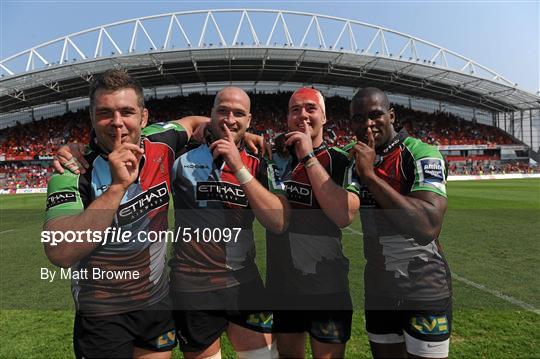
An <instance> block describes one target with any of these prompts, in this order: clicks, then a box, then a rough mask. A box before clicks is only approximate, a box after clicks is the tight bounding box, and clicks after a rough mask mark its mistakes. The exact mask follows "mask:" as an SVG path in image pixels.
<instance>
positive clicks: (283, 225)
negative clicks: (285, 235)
mask: <svg viewBox="0 0 540 359" xmlns="http://www.w3.org/2000/svg"><path fill="white" fill-rule="evenodd" d="M223 130H224V131H225V133H226V138H223V139H220V140H218V141H215V142H213V143H212V145H210V150H211V151H212V154H213V156H214V158H216V157H218V156H223V158H224V160H225V162H226V163H227V165H228V166H229V168H230V169H231V171H232V172H233V173H234V174H235V176H236V178H237V179H238V181H239V182H240V185H241V186H242V190H243V191H244V193H245V194H246V196H247V199H248V201H249V206H250V208H251V209H252V210H253V213H254V214H255V216H256V217H257V219H258V220H259V221H260V222H261V224H262V225H263V226H264V227H265V228H267V229H268V230H270V231H272V232H275V233H282V232H284V231H285V230H286V229H287V228H288V226H289V216H290V210H289V202H288V201H287V199H286V198H285V196H282V195H276V194H274V193H272V192H270V191H269V190H267V189H266V188H265V187H264V186H263V185H262V184H261V183H260V182H259V181H258V180H257V179H256V178H254V177H253V175H252V174H251V173H250V172H249V171H248V169H246V168H245V166H244V163H243V162H242V159H241V157H240V153H239V152H238V148H237V147H236V144H235V143H234V138H233V136H232V134H231V132H230V131H229V128H228V127H227V126H226V125H224V126H223Z"/></svg>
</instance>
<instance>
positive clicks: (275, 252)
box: [266, 143, 352, 295]
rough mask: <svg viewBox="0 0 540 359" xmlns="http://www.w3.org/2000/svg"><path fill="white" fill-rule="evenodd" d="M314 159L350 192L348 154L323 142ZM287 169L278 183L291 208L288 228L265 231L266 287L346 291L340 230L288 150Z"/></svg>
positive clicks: (346, 270) (312, 291)
mask: <svg viewBox="0 0 540 359" xmlns="http://www.w3.org/2000/svg"><path fill="white" fill-rule="evenodd" d="M314 153H315V155H316V156H317V160H318V161H319V162H320V163H321V165H322V166H323V167H324V169H325V170H326V171H327V172H328V174H329V175H330V177H331V178H332V180H333V181H334V182H335V183H336V184H338V185H339V186H343V187H344V188H346V189H348V188H349V182H350V180H351V178H352V177H351V176H352V168H351V166H350V161H349V159H348V157H347V154H346V153H345V152H344V151H342V150H340V149H338V148H335V147H332V148H329V147H328V146H327V145H326V144H325V143H323V144H322V145H321V146H319V147H318V148H316V149H314ZM291 154H293V162H292V166H291V167H292V170H291V171H289V173H286V174H285V175H284V176H283V178H282V180H283V182H284V184H285V190H286V196H287V199H288V200H289V203H290V205H291V209H292V211H291V219H290V225H289V228H288V230H287V231H286V232H285V233H283V234H280V235H278V234H274V233H271V232H267V237H268V238H267V241H266V245H267V283H266V284H267V287H268V289H269V290H270V291H272V292H281V293H295V294H301V295H303V294H328V293H338V292H346V291H348V290H349V282H348V278H347V276H348V273H349V260H348V259H347V258H346V257H345V255H344V254H343V248H342V244H341V229H340V228H339V227H338V226H337V225H336V224H335V223H334V222H332V220H331V219H330V218H328V217H327V216H326V214H325V213H324V211H323V210H322V209H321V207H320V205H319V202H318V201H317V198H316V197H315V193H313V190H312V188H311V183H310V180H309V177H308V173H307V171H306V169H305V168H304V165H303V164H302V163H301V162H299V161H298V159H297V158H296V156H295V155H294V154H295V151H294V150H292V151H291Z"/></svg>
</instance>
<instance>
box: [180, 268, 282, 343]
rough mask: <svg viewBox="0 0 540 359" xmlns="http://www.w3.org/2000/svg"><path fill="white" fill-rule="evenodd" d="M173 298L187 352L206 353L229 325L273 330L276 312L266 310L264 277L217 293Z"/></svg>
mask: <svg viewBox="0 0 540 359" xmlns="http://www.w3.org/2000/svg"><path fill="white" fill-rule="evenodd" d="M173 298H174V305H175V306H174V308H175V310H174V311H173V316H174V320H175V323H176V330H177V333H178V335H177V336H178V343H179V346H180V349H181V350H182V351H184V352H196V351H201V350H204V349H206V348H207V347H209V346H210V345H211V344H212V343H213V342H215V341H216V339H218V338H219V337H220V336H221V334H222V333H223V332H224V331H225V330H226V329H227V325H228V324H229V322H231V323H234V324H237V325H239V326H241V327H244V328H246V329H250V330H253V331H255V332H258V333H270V332H271V330H272V320H273V317H272V312H271V311H268V310H265V309H264V308H266V303H265V288H264V285H263V283H262V280H261V278H260V277H258V278H257V279H256V280H254V281H251V282H248V283H244V284H240V285H237V286H234V287H231V288H225V289H220V290H216V291H207V292H196V293H190V292H174V295H173Z"/></svg>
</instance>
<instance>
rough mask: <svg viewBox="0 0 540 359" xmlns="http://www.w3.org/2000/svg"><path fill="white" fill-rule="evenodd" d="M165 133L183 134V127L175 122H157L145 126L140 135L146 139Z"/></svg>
mask: <svg viewBox="0 0 540 359" xmlns="http://www.w3.org/2000/svg"><path fill="white" fill-rule="evenodd" d="M167 131H174V132H185V131H186V130H185V129H184V127H183V126H182V125H181V124H179V123H176V122H159V123H153V124H151V125H148V126H146V127H145V128H143V130H142V134H143V135H144V136H147V137H151V136H153V135H157V134H160V133H164V132H167Z"/></svg>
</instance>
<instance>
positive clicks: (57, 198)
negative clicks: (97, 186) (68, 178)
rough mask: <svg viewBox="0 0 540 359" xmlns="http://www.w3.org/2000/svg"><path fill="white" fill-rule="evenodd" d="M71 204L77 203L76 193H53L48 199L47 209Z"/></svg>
mask: <svg viewBox="0 0 540 359" xmlns="http://www.w3.org/2000/svg"><path fill="white" fill-rule="evenodd" d="M69 202H77V197H76V195H75V192H73V191H63V192H55V193H51V194H50V195H49V197H47V209H49V208H52V207H55V206H59V205H61V204H64V203H69Z"/></svg>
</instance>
